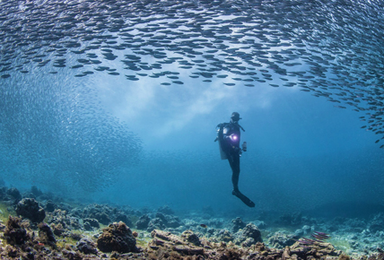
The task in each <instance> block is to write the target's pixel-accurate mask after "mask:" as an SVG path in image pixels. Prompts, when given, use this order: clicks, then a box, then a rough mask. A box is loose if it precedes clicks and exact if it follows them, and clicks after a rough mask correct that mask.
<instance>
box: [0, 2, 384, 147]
mask: <svg viewBox="0 0 384 260" xmlns="http://www.w3.org/2000/svg"><path fill="white" fill-rule="evenodd" d="M382 10H384V2H382V1H376V0H372V1H366V0H358V1H356V0H317V1H308V0H290V1H288V0H287V1H280V0H272V1H265V0H254V1H252V0H250V1H245V0H237V1H235V0H233V1H211V0H209V1H203V0H190V1H188V0H187V1H172V0H166V1H165V0H162V1H161V0H159V1H149V0H148V1H139V0H137V1H131V0H126V1H124V0H100V1H94V0H68V1H61V0H60V1H57V0H38V1H16V0H11V1H0V14H1V15H0V41H1V46H0V77H1V81H3V82H4V81H6V80H9V78H12V77H14V76H15V75H16V74H17V73H29V72H30V71H31V70H33V69H36V68H41V67H47V66H50V67H51V69H50V73H52V74H54V73H60V72H61V71H62V70H63V69H64V68H68V69H71V70H73V71H74V72H73V75H74V77H83V76H87V75H89V74H93V73H105V74H109V75H111V76H122V77H125V78H126V79H127V80H128V81H137V80H140V78H142V77H146V76H147V77H151V78H159V79H158V80H159V85H160V84H161V85H171V84H179V85H182V84H183V81H182V80H180V79H179V74H180V71H182V70H188V72H189V75H190V77H192V78H199V79H201V80H202V81H204V82H208V84H209V82H211V81H212V80H214V79H215V80H217V79H220V80H221V81H222V82H223V84H225V85H229V86H232V85H235V84H236V85H243V86H245V87H257V86H259V85H261V84H267V85H270V86H271V87H298V88H300V90H302V91H307V92H310V93H312V94H313V95H315V96H318V97H325V98H327V99H328V100H329V101H331V102H335V105H336V106H337V107H340V108H346V107H352V109H354V110H356V111H358V112H361V113H362V114H363V115H362V116H361V119H362V120H363V121H366V124H365V125H364V126H362V127H363V128H366V129H367V130H371V131H373V132H375V133H376V134H378V136H379V137H378V140H377V141H376V142H380V140H381V139H383V138H384V135H383V134H384V129H383V113H384V110H383V109H384V106H383V99H384V88H383V81H384V77H383V67H384V63H383V54H384V13H383V12H382ZM69 57H71V59H69ZM73 57H75V58H73ZM111 64H115V65H116V66H115V67H113V66H112V65H111ZM169 65H172V67H171V68H174V69H173V70H169V69H168V68H169ZM381 147H384V145H381Z"/></svg>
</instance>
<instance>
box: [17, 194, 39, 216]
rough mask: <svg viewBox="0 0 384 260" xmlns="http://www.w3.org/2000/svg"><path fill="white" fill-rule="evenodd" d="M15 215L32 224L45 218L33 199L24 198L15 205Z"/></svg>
mask: <svg viewBox="0 0 384 260" xmlns="http://www.w3.org/2000/svg"><path fill="white" fill-rule="evenodd" d="M16 213H17V214H18V215H20V216H22V217H24V218H28V219H30V220H31V221H32V222H41V221H43V220H44V218H45V211H44V209H43V208H42V207H40V206H39V203H37V201H36V200H35V199H32V198H25V199H22V200H21V201H20V202H19V203H17V205H16Z"/></svg>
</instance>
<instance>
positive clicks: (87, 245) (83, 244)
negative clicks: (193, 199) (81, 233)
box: [76, 238, 97, 255]
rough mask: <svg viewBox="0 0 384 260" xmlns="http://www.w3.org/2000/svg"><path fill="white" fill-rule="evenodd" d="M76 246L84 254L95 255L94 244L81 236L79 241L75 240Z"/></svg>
mask: <svg viewBox="0 0 384 260" xmlns="http://www.w3.org/2000/svg"><path fill="white" fill-rule="evenodd" d="M76 248H77V249H78V250H79V251H80V252H82V253H84V254H94V255H97V249H96V245H95V243H93V242H92V241H90V240H89V239H86V238H82V239H81V240H80V241H79V242H77V244H76Z"/></svg>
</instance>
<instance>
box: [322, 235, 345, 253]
mask: <svg viewBox="0 0 384 260" xmlns="http://www.w3.org/2000/svg"><path fill="white" fill-rule="evenodd" d="M327 242H328V243H331V244H332V245H333V246H334V248H335V249H337V250H341V251H343V252H348V251H349V250H351V245H350V244H349V242H348V241H347V240H346V239H345V238H330V239H328V240H327Z"/></svg>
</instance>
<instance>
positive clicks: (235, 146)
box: [222, 122, 241, 192]
mask: <svg viewBox="0 0 384 260" xmlns="http://www.w3.org/2000/svg"><path fill="white" fill-rule="evenodd" d="M222 149H223V151H224V153H225V154H226V156H227V159H228V162H229V165H230V166H231V169H232V184H233V190H234V191H235V192H238V191H239V175H240V154H241V149H240V126H239V125H238V124H237V123H232V122H231V123H225V124H224V126H223V141H222Z"/></svg>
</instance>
